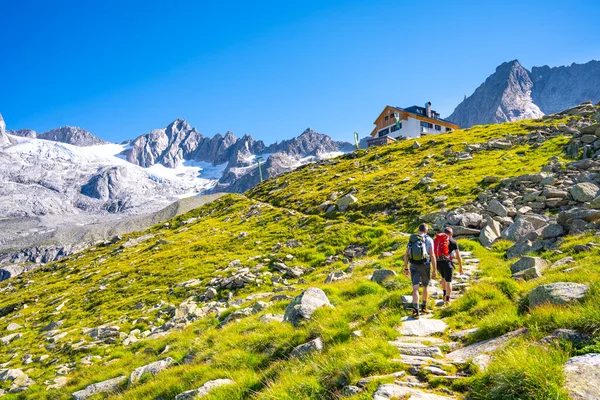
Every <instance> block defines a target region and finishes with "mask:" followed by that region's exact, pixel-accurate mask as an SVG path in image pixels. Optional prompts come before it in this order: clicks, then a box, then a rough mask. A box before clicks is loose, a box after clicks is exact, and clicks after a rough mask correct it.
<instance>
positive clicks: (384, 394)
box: [373, 383, 454, 400]
mask: <svg viewBox="0 0 600 400" xmlns="http://www.w3.org/2000/svg"><path fill="white" fill-rule="evenodd" d="M389 399H413V400H451V399H454V398H453V397H447V396H441V395H439V394H435V393H431V392H426V391H423V390H419V389H414V388H411V387H406V386H401V385H399V384H397V383H387V384H384V385H379V387H378V388H377V391H376V392H375V393H374V394H373V400H389Z"/></svg>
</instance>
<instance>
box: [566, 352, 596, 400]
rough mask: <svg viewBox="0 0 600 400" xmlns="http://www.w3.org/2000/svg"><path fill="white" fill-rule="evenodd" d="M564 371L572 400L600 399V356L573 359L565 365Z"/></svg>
mask: <svg viewBox="0 0 600 400" xmlns="http://www.w3.org/2000/svg"><path fill="white" fill-rule="evenodd" d="M564 371H565V389H567V391H568V392H569V398H570V399H573V400H589V399H600V354H597V353H589V354H585V355H583V356H577V357H573V358H571V359H570V360H568V361H567V362H566V363H565V365H564Z"/></svg>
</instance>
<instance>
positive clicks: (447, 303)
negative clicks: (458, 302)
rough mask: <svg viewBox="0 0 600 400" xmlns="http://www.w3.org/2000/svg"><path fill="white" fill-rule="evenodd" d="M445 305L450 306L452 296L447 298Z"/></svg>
mask: <svg viewBox="0 0 600 400" xmlns="http://www.w3.org/2000/svg"><path fill="white" fill-rule="evenodd" d="M444 305H446V306H449V305H450V296H446V298H445V299H444Z"/></svg>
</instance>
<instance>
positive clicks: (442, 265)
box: [437, 260, 454, 282]
mask: <svg viewBox="0 0 600 400" xmlns="http://www.w3.org/2000/svg"><path fill="white" fill-rule="evenodd" d="M437 270H438V272H439V273H440V276H441V277H442V278H443V279H444V280H445V281H446V282H452V273H453V272H454V264H453V263H452V261H444V260H440V261H438V262H437Z"/></svg>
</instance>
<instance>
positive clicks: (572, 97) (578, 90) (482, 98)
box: [448, 60, 600, 128]
mask: <svg viewBox="0 0 600 400" xmlns="http://www.w3.org/2000/svg"><path fill="white" fill-rule="evenodd" d="M585 101H592V102H598V101H600V61H595V60H592V61H589V62H587V63H585V64H577V63H572V64H571V65H569V66H559V67H549V66H547V65H546V66H542V67H532V69H531V71H528V70H527V69H526V68H524V67H523V66H522V65H521V64H520V63H519V61H518V60H512V61H509V62H505V63H502V64H500V65H499V66H498V67H497V68H496V70H495V72H494V73H493V74H491V75H490V76H489V77H488V78H486V80H485V81H484V82H483V83H482V84H481V85H480V86H479V87H477V89H475V91H474V92H473V94H471V95H470V96H468V97H466V98H465V99H464V100H463V101H462V102H461V103H460V104H458V105H457V106H456V108H455V109H454V111H453V112H452V114H450V116H448V119H449V120H451V121H453V122H455V123H457V124H459V125H460V126H461V127H463V128H468V127H471V126H474V125H485V124H491V123H501V122H509V121H517V120H522V119H529V118H539V117H541V116H543V115H546V114H553V113H555V112H558V111H561V110H565V109H567V108H570V107H573V106H576V105H578V104H580V103H583V102H585Z"/></svg>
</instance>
